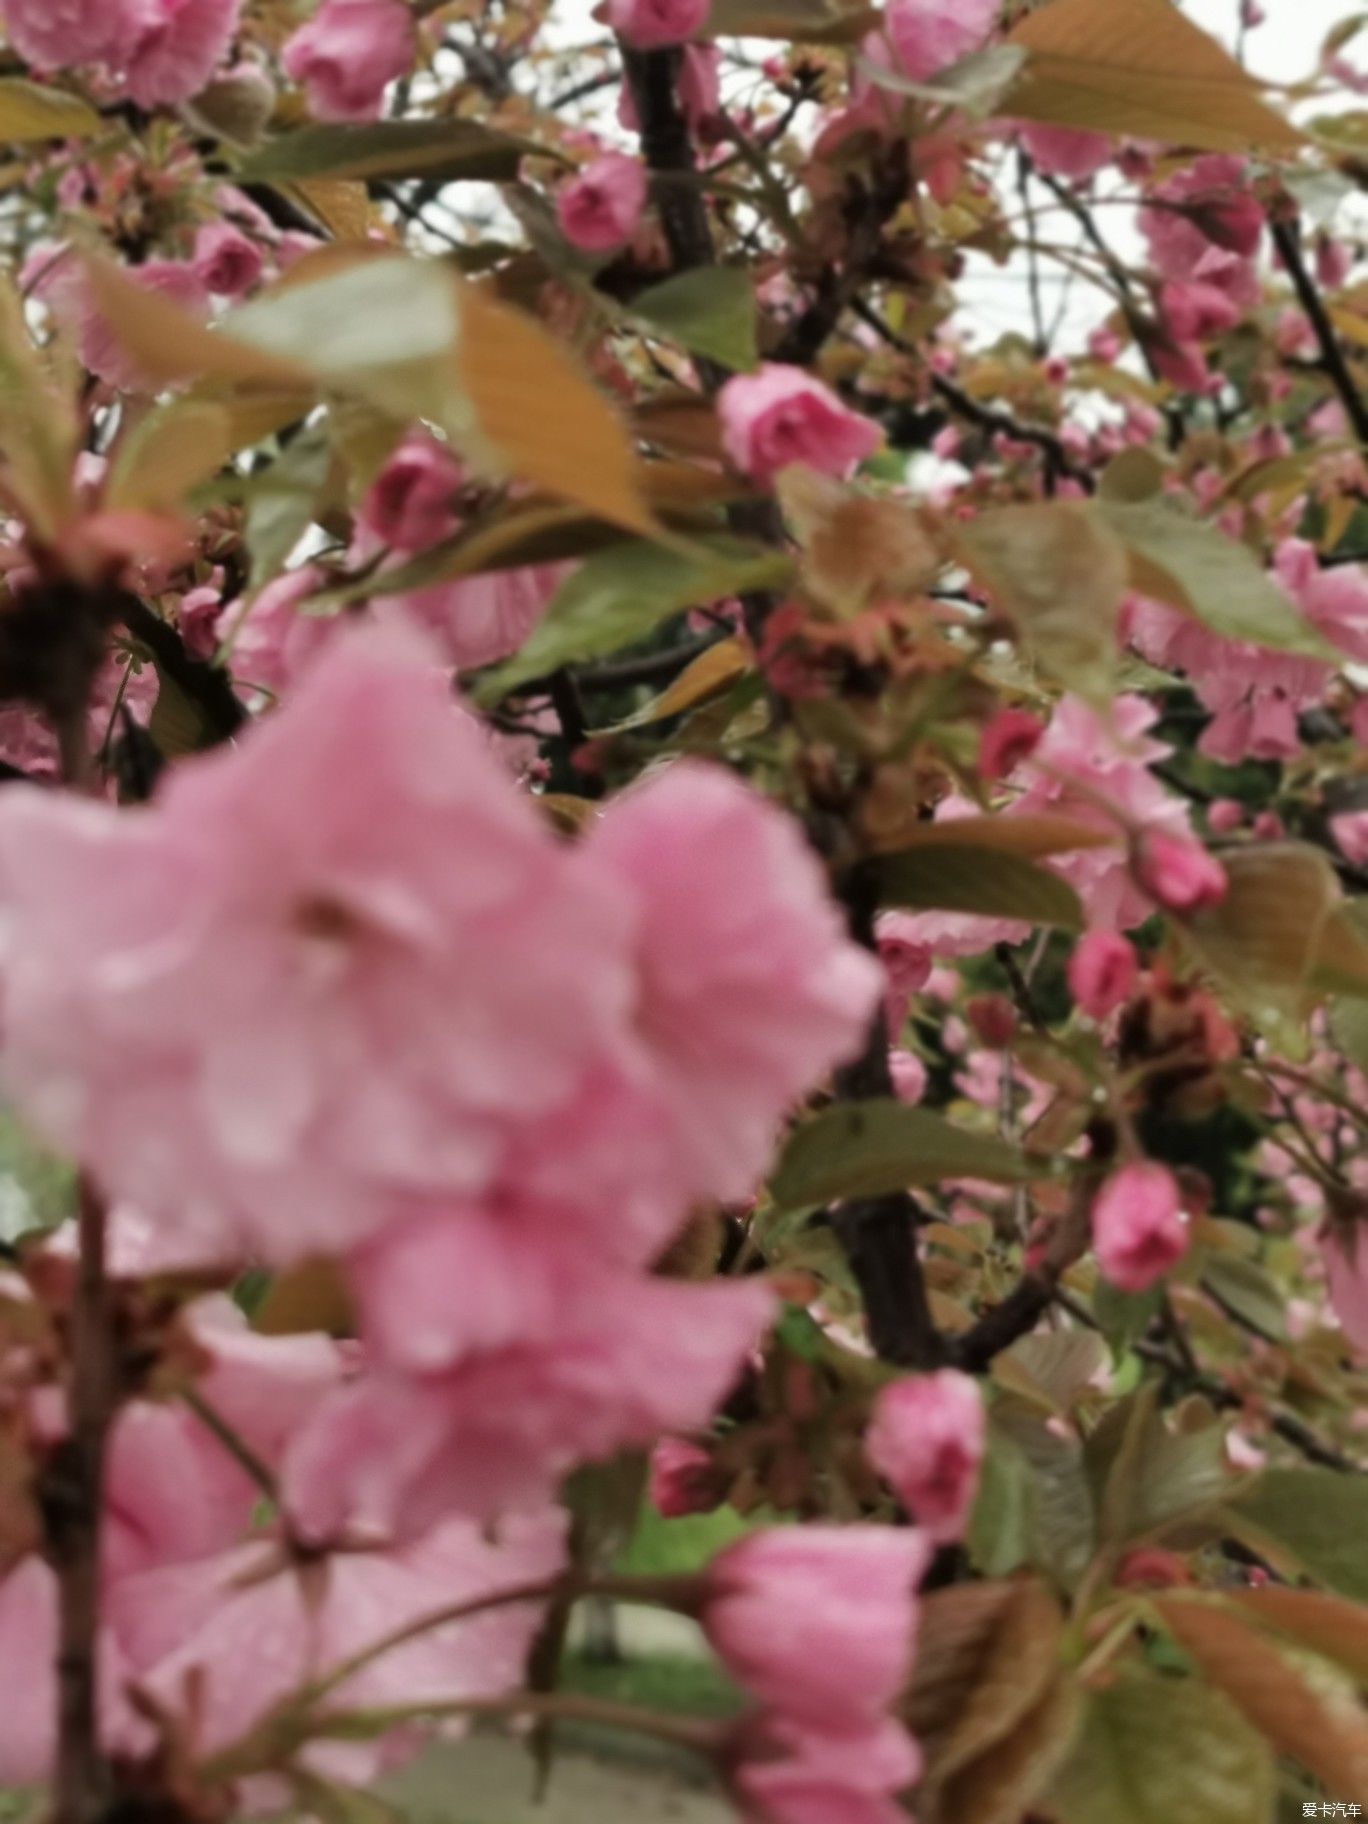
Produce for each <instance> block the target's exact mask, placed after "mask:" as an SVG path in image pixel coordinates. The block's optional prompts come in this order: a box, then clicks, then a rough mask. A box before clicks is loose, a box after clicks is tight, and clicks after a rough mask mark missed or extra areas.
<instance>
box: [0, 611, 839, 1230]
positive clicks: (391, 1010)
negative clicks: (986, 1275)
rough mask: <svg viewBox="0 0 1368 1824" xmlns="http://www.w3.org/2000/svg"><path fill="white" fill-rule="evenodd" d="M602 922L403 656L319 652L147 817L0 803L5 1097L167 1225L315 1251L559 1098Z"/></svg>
mask: <svg viewBox="0 0 1368 1824" xmlns="http://www.w3.org/2000/svg"><path fill="white" fill-rule="evenodd" d="M794 840H795V841H796V838H795V839H794ZM472 853H478V854H479V856H480V866H479V867H478V868H473V867H472V866H471V865H470V861H469V857H470V855H471V854H472ZM53 894H55V895H56V896H57V903H58V904H60V906H61V907H62V909H63V910H62V914H61V915H60V916H55V917H54V915H53V905H52V900H51V896H52V895H53ZM619 897H620V888H619V887H618V886H617V884H616V883H615V882H614V881H612V880H611V879H609V878H605V877H604V876H603V871H602V870H598V871H597V874H596V873H595V871H594V870H592V869H591V868H590V866H589V865H588V864H587V862H586V861H585V860H584V858H583V857H582V856H581V855H580V854H578V853H575V852H572V851H570V850H568V849H565V848H563V847H562V846H561V845H559V844H557V842H556V841H555V839H554V837H553V836H551V834H550V833H549V831H548V830H547V829H546V827H545V826H544V825H543V824H542V823H541V821H540V819H539V817H538V815H537V813H536V811H535V810H534V809H533V808H532V807H531V806H530V805H529V804H527V803H525V802H523V801H520V800H519V798H518V797H517V795H516V794H515V792H514V791H513V789H512V788H511V786H510V785H509V784H508V782H507V781H506V779H505V778H504V776H503V774H502V772H501V770H500V767H499V764H498V762H497V760H496V759H495V758H494V756H493V755H492V754H491V753H490V751H489V749H488V747H487V745H486V743H485V740H484V737H483V735H482V734H481V733H480V731H479V729H478V728H477V727H476V725H475V724H474V723H473V722H472V721H471V720H470V719H469V718H468V717H466V716H465V715H463V714H462V712H461V711H460V710H458V709H457V708H456V707H455V705H454V704H453V703H452V701H451V699H450V697H449V694H448V691H447V689H446V686H445V683H444V681H443V679H442V677H441V675H440V673H439V672H437V671H436V670H435V669H433V668H432V667H431V665H430V660H429V656H428V654H427V653H426V651H425V650H424V649H422V648H419V647H415V645H414V644H413V643H412V642H411V640H409V639H401V638H399V637H398V636H397V635H390V636H381V635H378V634H371V635H369V636H367V635H356V636H352V637H348V638H346V639H338V640H337V641H336V642H335V643H333V644H332V645H331V646H330V648H329V650H328V651H327V652H325V653H324V654H323V655H322V656H321V657H320V658H319V659H318V660H317V661H316V663H315V664H314V666H313V668H312V669H311V671H310V672H309V674H308V676H307V678H306V679H305V680H304V682H303V683H302V684H301V685H300V687H299V689H298V691H297V692H296V694H295V696H294V698H293V700H292V703H291V704H290V706H289V707H288V708H287V709H285V710H282V711H281V712H279V713H278V714H277V715H274V716H272V717H271V718H270V719H269V720H268V721H267V722H266V723H265V724H264V725H263V726H261V727H260V728H259V729H257V730H256V731H255V732H254V735H253V737H252V738H251V739H250V740H249V741H246V742H244V743H243V744H242V745H241V746H239V747H238V748H236V749H233V750H228V749H223V750H219V751H218V752H216V753H215V754H213V755H211V756H206V757H205V758H203V759H201V760H198V761H195V762H194V763H184V764H182V765H181V766H180V767H178V768H177V769H176V771H175V773H174V775H173V776H172V777H171V779H170V780H169V782H168V783H167V785H166V786H165V787H164V788H163V790H162V792H161V794H160V795H159V797H158V799H157V802H156V805H155V807H154V808H151V809H148V810H145V811H143V812H141V813H140V814H138V815H130V814H127V813H122V814H116V813H114V812H113V811H111V810H108V809H106V808H105V807H103V806H99V805H94V804H88V803H81V802H77V801H72V800H67V799H58V798H55V797H51V796H49V795H45V794H41V793H38V792H32V793H30V792H28V791H26V790H24V789H22V788H15V789H14V790H13V791H11V792H10V793H8V794H7V795H6V797H5V798H4V801H3V803H0V913H3V929H4V937H5V940H6V944H7V953H8V954H11V955H19V956H22V957H23V966H22V968H19V969H17V970H11V971H10V972H9V974H8V979H7V1010H6V1027H7V1031H6V1038H7V1044H8V1050H9V1059H8V1062H9V1065H10V1069H11V1071H12V1079H13V1084H14V1087H15V1090H16V1092H17V1093H18V1094H19V1095H20V1096H21V1097H22V1098H23V1099H24V1100H25V1101H27V1103H28V1105H29V1108H30V1110H31V1112H32V1114H33V1116H34V1118H35V1120H36V1121H38V1122H39V1124H40V1125H41V1126H43V1127H44V1128H46V1129H47V1131H48V1132H49V1133H50V1134H51V1135H52V1137H53V1139H54V1140H56V1141H57V1142H58V1143H59V1144H64V1145H67V1146H69V1147H70V1148H71V1149H72V1150H73V1151H75V1152H76V1153H78V1154H79V1155H80V1156H81V1157H83V1158H85V1159H86V1160H88V1161H89V1162H90V1164H91V1165H92V1166H93V1167H94V1168H95V1169H97V1170H98V1171H99V1172H100V1174H101V1177H102V1181H103V1182H104V1184H105V1185H106V1186H107V1188H108V1190H109V1191H110V1193H111V1194H113V1195H115V1196H126V1197H127V1198H128V1199H129V1200H130V1201H131V1202H133V1203H135V1204H138V1205H140V1206H141V1207H143V1208H144V1209H145V1210H147V1211H148V1212H149V1213H151V1214H164V1216H165V1219H166V1221H167V1224H168V1227H175V1226H176V1224H177V1222H178V1221H187V1222H192V1223H194V1224H195V1225H197V1226H199V1227H203V1224H204V1222H205V1220H206V1219H208V1220H210V1221H212V1222H216V1223H217V1224H218V1225H219V1226H220V1227H221V1230H222V1232H223V1234H224V1236H225V1237H234V1236H235V1237H237V1239H238V1240H239V1241H240V1242H241V1243H244V1244H247V1245H248V1247H249V1250H250V1251H257V1250H259V1251H261V1252H262V1253H264V1254H265V1255H267V1256H268V1257H270V1258H273V1259H281V1258H289V1257H291V1256H295V1255H298V1254H299V1253H301V1252H307V1251H308V1250H309V1249H310V1248H311V1247H315V1246H321V1247H326V1248H329V1249H334V1248H336V1247H337V1246H339V1245H340V1244H343V1243H345V1241H346V1240H347V1239H348V1238H349V1236H353V1235H355V1234H357V1233H358V1232H360V1231H364V1230H367V1229H369V1228H370V1227H372V1226H373V1225H374V1224H375V1223H376V1222H377V1221H378V1220H380V1219H381V1217H382V1216H383V1213H384V1210H385V1202H386V1199H387V1198H390V1197H393V1196H395V1195H397V1194H400V1193H403V1194H409V1193H413V1192H429V1193H430V1192H433V1191H437V1190H440V1189H457V1188H461V1187H462V1186H465V1187H472V1186H475V1185H478V1184H482V1183H487V1182H488V1181H489V1180H490V1178H491V1177H492V1176H493V1174H494V1173H495V1172H496V1171H497V1170H498V1169H499V1168H500V1161H501V1158H502V1155H503V1152H504V1149H505V1147H506V1146H508V1145H510V1144H512V1141H513V1136H514V1132H515V1130H516V1129H519V1128H524V1129H525V1128H526V1127H527V1126H528V1125H536V1124H537V1123H539V1122H540V1121H541V1120H542V1119H543V1118H545V1117H547V1116H549V1115H550V1114H551V1113H552V1111H553V1110H554V1109H555V1108H556V1106H557V1105H558V1104H559V1103H561V1102H563V1101H564V1100H565V1099H566V1098H567V1097H569V1096H570V1095H571V1094H572V1093H573V1092H574V1090H575V1089H576V1087H577V1085H578V1082H579V1079H580V1077H581V1074H582V1072H583V1070H584V1069H585V1066H586V1061H587V1059H588V1058H591V1057H592V1056H593V1055H594V1053H595V1050H596V1048H603V1047H610V1046H611V1043H612V1038H613V1035H614V1034H615V1033H616V1032H617V1030H618V1029H619V1026H620V1023H621V1022H622V1020H623V1019H624V1017H625V1014H626V1010H627V1008H628V1006H629V1004H630V997H631V995H632V992H633V989H632V977H631V969H630V964H629V958H628V956H627V953H626V950H625V946H624V944H623V927H624V918H625V913H624V911H623V909H622V908H621V907H620V905H619V904H618V903H617V901H618V899H619ZM824 910H826V909H825V908H824ZM826 915H827V917H828V918H830V917H834V914H832V913H830V912H829V910H828V911H827V912H826ZM77 953H79V954H80V957H81V959H82V961H81V963H80V965H79V966H73V961H74V958H75V956H76V955H77ZM570 954H573V955H574V957H575V968H574V969H573V971H571V970H567V969H565V968H564V967H563V966H562V959H564V958H565V957H566V956H568V955H570ZM477 959H478V960H477ZM823 960H824V961H826V960H828V959H827V958H825V957H824V958H823ZM532 1008H536V1009H537V1013H536V1017H535V1019H533V1018H531V1017H530V1009H532ZM825 1030H826V1031H827V1032H828V1034H834V1033H836V1032H837V1031H838V1030H839V1027H838V1025H837V1023H836V1020H835V1016H834V1015H833V1016H832V1018H831V1021H830V1023H829V1024H828V1026H827V1027H826V1028H825ZM59 1033H60V1034H63V1035H64V1037H63V1038H60V1039H59V1038H58V1034H59ZM812 1055H813V1054H812V1053H811V1052H809V1054H808V1056H809V1057H811V1056H812ZM153 1109H156V1110H157V1111H158V1113H157V1115H156V1118H155V1120H154V1119H152V1118H151V1116H150V1111H151V1110H153ZM777 1114H778V1109H777V1108H776V1109H775V1110H774V1111H773V1114H772V1116H771V1119H775V1118H777ZM757 1169H758V1167H757ZM206 1212H212V1217H209V1218H206Z"/></svg>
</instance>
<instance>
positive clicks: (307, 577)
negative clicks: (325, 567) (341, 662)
mask: <svg viewBox="0 0 1368 1824" xmlns="http://www.w3.org/2000/svg"><path fill="white" fill-rule="evenodd" d="M325 581H326V578H325V576H324V573H323V571H322V570H320V569H319V568H318V567H317V566H316V565H314V564H304V565H302V566H301V567H300V568H299V569H298V570H287V571H285V572H284V573H283V574H282V575H280V576H277V577H275V578H274V579H273V580H272V581H271V582H269V583H267V585H266V587H265V588H264V589H262V590H260V591H259V592H258V593H257V594H256V595H255V596H252V597H250V598H249V599H247V600H246V601H244V602H242V603H241V604H235V606H234V607H233V609H232V610H230V611H229V612H228V613H227V614H226V615H225V616H224V617H223V618H224V619H226V620H227V623H228V624H227V627H226V629H225V627H224V626H223V625H222V623H220V624H219V626H218V627H217V629H216V631H217V633H218V636H219V638H220V639H224V640H225V641H226V644H227V645H228V647H229V664H230V665H231V667H232V670H233V675H234V676H235V677H236V678H237V679H238V680H239V681H240V682H241V683H243V684H246V685H250V686H252V687H253V688H255V689H257V690H264V691H269V692H270V694H271V695H272V696H279V695H280V694H281V692H282V691H284V690H286V689H287V688H288V687H289V686H290V685H292V684H294V683H295V682H296V681H297V680H298V679H299V678H300V677H302V676H303V674H304V673H305V671H307V669H308V668H309V666H310V665H311V664H312V663H313V661H314V659H315V658H316V657H317V656H318V654H319V653H321V652H322V651H323V650H324V649H325V648H326V647H328V646H330V645H331V644H332V642H333V640H334V639H335V638H336V636H337V634H338V633H339V632H341V631H342V627H343V622H342V621H341V620H340V619H339V618H338V617H337V616H335V615H316V614H301V613H300V612H299V609H300V607H301V605H302V604H303V603H304V602H306V601H307V600H308V599H309V597H310V596H311V595H314V594H316V593H317V592H318V590H319V589H321V588H322V587H323V585H324V583H325Z"/></svg>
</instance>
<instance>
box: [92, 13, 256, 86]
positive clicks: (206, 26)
mask: <svg viewBox="0 0 1368 1824" xmlns="http://www.w3.org/2000/svg"><path fill="white" fill-rule="evenodd" d="M241 11H242V0H134V4H133V5H132V7H131V8H130V12H129V18H130V28H131V29H130V31H129V33H128V35H127V36H126V37H125V38H124V39H123V41H122V43H121V44H120V46H119V50H118V63H119V66H120V69H121V71H122V74H123V80H124V87H125V89H126V90H127V92H128V94H129V95H130V96H131V97H132V99H133V100H134V101H135V102H137V104H138V106H139V107H140V108H158V107H174V106H176V105H177V104H178V103H179V102H182V101H189V99H190V97H191V96H192V95H198V94H199V92H200V90H201V89H202V88H204V87H205V86H206V85H207V84H208V82H209V81H210V79H211V77H212V76H213V75H214V72H215V71H216V70H217V69H218V67H219V65H220V64H221V63H222V62H223V60H224V58H225V57H226V56H227V54H228V47H229V46H230V45H231V43H232V41H233V34H234V32H235V31H236V30H237V23H238V15H239V14H240V12H241Z"/></svg>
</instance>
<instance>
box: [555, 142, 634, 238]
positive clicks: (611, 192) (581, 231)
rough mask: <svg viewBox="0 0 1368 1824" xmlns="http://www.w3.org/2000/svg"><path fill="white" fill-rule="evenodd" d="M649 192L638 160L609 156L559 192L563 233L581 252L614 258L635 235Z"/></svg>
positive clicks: (593, 162) (558, 209) (578, 174)
mask: <svg viewBox="0 0 1368 1824" xmlns="http://www.w3.org/2000/svg"><path fill="white" fill-rule="evenodd" d="M646 189H647V185H646V170H645V167H644V166H643V165H642V163H641V161H640V160H639V159H635V158H628V157H626V156H625V155H624V154H623V153H621V152H605V153H604V154H603V155H602V157H600V158H595V159H592V160H591V161H590V162H589V164H587V165H585V166H584V167H583V168H582V169H581V170H579V171H577V172H576V173H575V175H574V176H573V177H570V178H567V179H566V180H565V182H564V183H563V184H562V185H561V187H560V189H559V190H558V191H557V192H556V220H557V222H558V223H559V224H560V231H561V233H562V234H563V235H564V236H565V238H566V240H567V241H569V243H570V245H571V246H572V247H575V248H578V250H579V251H580V252H581V253H609V252H611V251H612V249H613V248H615V247H621V246H622V245H623V244H624V243H625V242H627V241H630V240H631V238H632V236H633V235H634V234H635V233H636V229H637V224H638V222H639V221H640V220H641V212H642V210H643V209H644V208H645V207H646Z"/></svg>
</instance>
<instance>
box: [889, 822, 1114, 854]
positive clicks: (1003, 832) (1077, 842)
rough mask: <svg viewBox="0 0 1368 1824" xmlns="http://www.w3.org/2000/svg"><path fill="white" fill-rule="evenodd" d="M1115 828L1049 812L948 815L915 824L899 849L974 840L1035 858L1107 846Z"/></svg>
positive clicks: (904, 832)
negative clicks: (1016, 815)
mask: <svg viewBox="0 0 1368 1824" xmlns="http://www.w3.org/2000/svg"><path fill="white" fill-rule="evenodd" d="M1116 840H1117V837H1116V833H1115V831H1112V830H1099V829H1097V828H1096V827H1095V826H1094V825H1093V824H1089V823H1079V822H1078V821H1077V819H1076V818H1073V817H1059V816H1056V815H1054V813H1052V812H1049V811H1042V812H1040V813H1039V814H1037V815H1034V816H1030V815H1023V816H1020V817H999V816H984V817H947V818H946V819H945V820H944V821H943V822H941V823H915V824H909V825H907V826H905V827H904V828H903V829H902V831H901V832H900V834H899V837H898V843H897V846H898V848H899V849H938V848H952V849H956V848H959V847H961V846H962V845H963V844H964V843H972V844H973V846H974V847H975V848H976V849H993V850H995V851H996V852H997V853H998V854H1002V855H1024V856H1025V857H1026V858H1027V860H1030V861H1033V860H1036V859H1038V858H1039V857H1040V856H1042V855H1066V854H1068V853H1070V852H1071V851H1073V850H1077V849H1098V848H1105V847H1106V846H1107V845H1108V843H1114V842H1116Z"/></svg>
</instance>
